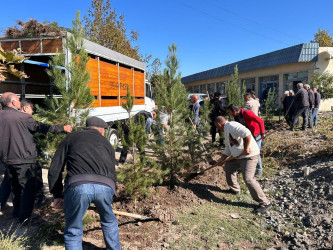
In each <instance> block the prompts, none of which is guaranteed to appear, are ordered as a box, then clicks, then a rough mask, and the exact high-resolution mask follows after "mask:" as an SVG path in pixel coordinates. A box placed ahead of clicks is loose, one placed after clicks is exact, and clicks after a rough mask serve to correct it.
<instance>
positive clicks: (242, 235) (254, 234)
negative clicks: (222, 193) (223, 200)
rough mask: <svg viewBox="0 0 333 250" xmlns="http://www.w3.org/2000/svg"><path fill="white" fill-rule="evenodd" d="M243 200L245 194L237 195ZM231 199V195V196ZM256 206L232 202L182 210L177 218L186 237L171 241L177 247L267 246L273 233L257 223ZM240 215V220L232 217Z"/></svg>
mask: <svg viewBox="0 0 333 250" xmlns="http://www.w3.org/2000/svg"><path fill="white" fill-rule="evenodd" d="M234 197H235V199H240V198H241V200H243V198H242V196H238V195H237V196H234ZM228 199H229V196H228ZM252 211H253V208H250V207H243V206H235V205H228V204H218V203H207V204H204V205H202V206H195V207H190V208H186V209H182V210H181V211H179V214H178V216H177V219H178V220H179V223H180V225H181V227H182V229H183V233H182V235H183V237H181V238H180V239H178V240H177V241H176V242H174V243H172V244H171V247H172V248H175V249H216V248H217V244H218V243H220V242H223V243H225V244H228V245H229V246H231V245H232V246H234V247H240V246H244V244H245V245H251V246H254V245H258V246H260V247H267V246H268V245H269V244H270V240H271V239H272V232H271V231H269V230H266V229H265V228H264V227H263V226H262V225H261V224H260V223H258V222H257V219H256V216H255V215H254V214H253V213H252ZM230 214H238V215H240V216H241V218H240V219H232V218H231V216H230Z"/></svg>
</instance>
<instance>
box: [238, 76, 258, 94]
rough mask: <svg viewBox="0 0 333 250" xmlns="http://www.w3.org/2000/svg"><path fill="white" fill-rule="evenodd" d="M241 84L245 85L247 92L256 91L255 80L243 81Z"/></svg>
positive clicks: (246, 79) (247, 79)
mask: <svg viewBox="0 0 333 250" xmlns="http://www.w3.org/2000/svg"><path fill="white" fill-rule="evenodd" d="M241 83H242V86H243V83H244V84H245V87H246V92H250V91H251V90H253V91H255V86H256V79H255V78H245V79H242V80H241Z"/></svg>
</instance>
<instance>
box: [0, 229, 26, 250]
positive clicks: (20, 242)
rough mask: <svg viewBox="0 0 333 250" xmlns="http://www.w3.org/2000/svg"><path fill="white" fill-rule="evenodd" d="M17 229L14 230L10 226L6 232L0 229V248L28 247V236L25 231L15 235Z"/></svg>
mask: <svg viewBox="0 0 333 250" xmlns="http://www.w3.org/2000/svg"><path fill="white" fill-rule="evenodd" d="M17 230H18V228H17V229H15V230H14V231H13V230H12V227H10V228H9V229H8V230H7V232H6V233H4V232H2V231H0V249H3V250H21V249H22V250H24V249H27V248H29V246H28V237H27V236H26V235H25V232H24V233H23V234H22V235H17Z"/></svg>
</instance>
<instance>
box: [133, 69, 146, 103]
mask: <svg viewBox="0 0 333 250" xmlns="http://www.w3.org/2000/svg"><path fill="white" fill-rule="evenodd" d="M134 91H135V93H134V94H135V97H144V96H145V79H144V73H142V72H139V71H134Z"/></svg>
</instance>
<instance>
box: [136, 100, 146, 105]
mask: <svg viewBox="0 0 333 250" xmlns="http://www.w3.org/2000/svg"><path fill="white" fill-rule="evenodd" d="M134 104H135V105H143V104H145V99H135V100H134Z"/></svg>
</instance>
